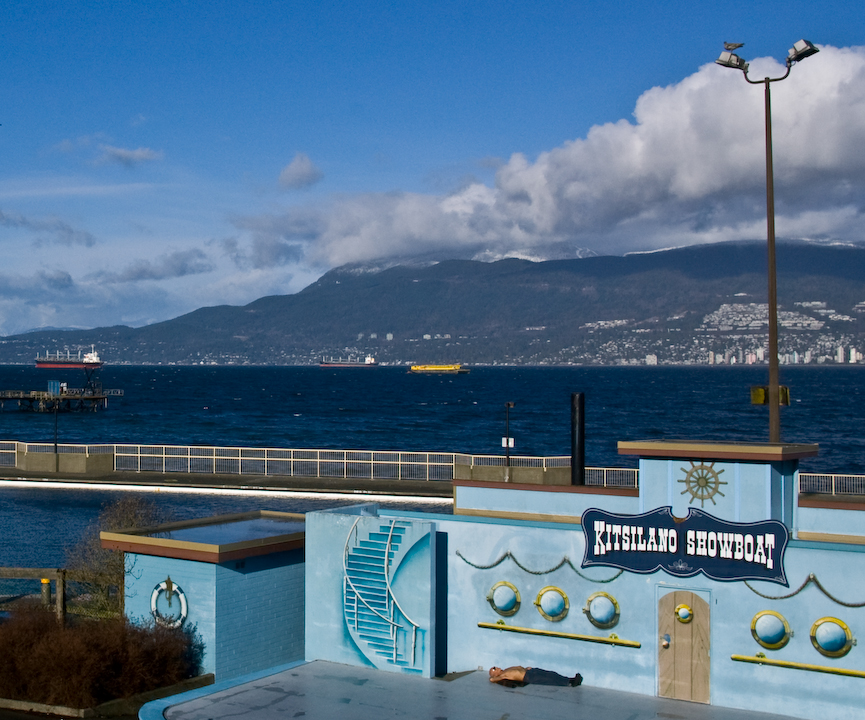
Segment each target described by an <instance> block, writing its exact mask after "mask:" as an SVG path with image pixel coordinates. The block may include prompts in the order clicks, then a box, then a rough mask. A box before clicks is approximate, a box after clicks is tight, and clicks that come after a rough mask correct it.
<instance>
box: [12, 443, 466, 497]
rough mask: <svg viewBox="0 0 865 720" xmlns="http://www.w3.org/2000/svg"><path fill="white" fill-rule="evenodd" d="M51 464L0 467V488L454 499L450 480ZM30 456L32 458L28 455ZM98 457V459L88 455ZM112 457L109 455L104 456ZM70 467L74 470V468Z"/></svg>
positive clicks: (47, 456)
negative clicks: (74, 486) (28, 485)
mask: <svg viewBox="0 0 865 720" xmlns="http://www.w3.org/2000/svg"><path fill="white" fill-rule="evenodd" d="M43 455H44V456H45V457H46V458H50V461H51V462H47V463H46V469H45V470H30V469H28V470H24V469H18V468H0V486H2V483H3V481H4V480H5V481H11V480H17V481H29V482H33V483H34V484H36V483H39V482H60V483H62V482H68V483H87V484H92V485H93V486H94V488H96V487H98V486H100V485H129V486H138V487H140V486H146V487H153V488H154V489H155V488H159V487H173V488H178V487H189V488H195V489H221V490H275V491H276V490H279V491H283V492H285V491H296V492H320V493H342V494H350V495H359V496H369V495H395V496H406V497H429V498H443V499H450V498H452V497H453V483H451V482H449V481H442V480H438V481H426V480H368V479H358V478H316V477H297V476H293V477H288V476H280V475H233V474H211V473H160V472H116V471H113V470H110V469H109V470H108V471H107V472H106V471H103V472H99V468H94V469H92V470H91V471H89V472H81V471H80V470H77V469H68V468H69V465H66V464H64V463H63V462H62V460H63V459H64V457H63V454H62V453H61V454H60V459H61V464H60V468H61V469H60V470H59V471H57V470H55V469H53V467H54V465H53V462H54V461H55V456H54V455H53V454H52V453H44V454H43ZM31 457H32V456H31ZM92 457H97V456H91V458H92ZM104 457H109V458H110V457H111V456H104ZM73 467H75V466H74V465H73Z"/></svg>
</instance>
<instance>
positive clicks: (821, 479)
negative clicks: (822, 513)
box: [799, 473, 865, 495]
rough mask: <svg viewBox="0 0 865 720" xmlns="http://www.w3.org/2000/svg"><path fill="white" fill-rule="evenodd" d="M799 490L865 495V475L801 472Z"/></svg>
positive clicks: (826, 493)
mask: <svg viewBox="0 0 865 720" xmlns="http://www.w3.org/2000/svg"><path fill="white" fill-rule="evenodd" d="M799 492H803V493H820V494H823V495H865V475H834V474H829V475H821V474H818V473H799Z"/></svg>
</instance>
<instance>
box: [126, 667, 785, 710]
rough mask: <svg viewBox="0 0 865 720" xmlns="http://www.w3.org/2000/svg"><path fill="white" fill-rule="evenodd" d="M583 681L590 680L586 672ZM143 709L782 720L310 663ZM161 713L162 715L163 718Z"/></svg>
mask: <svg viewBox="0 0 865 720" xmlns="http://www.w3.org/2000/svg"><path fill="white" fill-rule="evenodd" d="M584 674H590V671H589V672H588V673H586V671H584ZM239 683H240V684H238V681H235V682H234V683H219V684H217V685H213V686H211V687H209V688H202V689H201V690H194V691H192V692H189V693H186V694H184V695H179V696H175V697H174V698H170V699H167V700H160V701H157V702H154V703H150V704H149V705H145V706H144V707H143V708H142V710H141V714H140V715H139V717H140V718H141V720H162V718H163V717H164V718H167V720H229V719H230V720H239V719H243V718H248V719H249V720H253V718H254V720H277V719H279V720H285V718H303V720H333V718H339V719H340V720H396V719H397V718H400V719H404V718H412V719H414V718H417V719H418V720H505V719H509V720H519V719H520V718H530V719H531V720H537V719H538V718H543V720H654V719H655V718H665V719H667V720H787V719H786V717H785V716H784V717H782V716H781V715H768V714H765V713H755V712H749V711H746V710H730V709H726V708H718V707H712V706H709V705H698V704H695V703H687V702H682V701H678V700H664V699H661V698H654V697H646V696H643V695H634V694H631V693H625V692H615V691H612V690H602V689H600V688H593V687H586V686H583V687H579V688H570V687H568V688H558V687H543V686H539V685H527V686H526V687H523V688H514V689H510V688H504V687H500V686H498V685H494V684H492V683H490V682H489V680H488V677H487V673H486V672H471V673H467V674H461V675H458V676H456V677H455V678H453V679H450V680H439V679H436V680H428V679H425V678H420V677H416V676H409V675H401V674H397V673H389V672H382V671H379V670H375V669H373V668H363V667H352V666H349V665H337V664H334V663H327V662H322V661H316V662H312V663H307V664H299V665H296V666H287V668H286V669H283V670H282V671H281V672H278V673H277V674H274V675H266V674H263V673H262V674H259V675H258V676H257V677H255V676H250V677H248V678H240V679H239ZM163 711H164V716H163Z"/></svg>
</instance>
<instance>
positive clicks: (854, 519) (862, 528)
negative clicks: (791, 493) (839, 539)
mask: <svg viewBox="0 0 865 720" xmlns="http://www.w3.org/2000/svg"><path fill="white" fill-rule="evenodd" d="M796 530H797V532H798V531H803V532H815V533H827V534H832V535H858V536H860V537H862V538H863V539H865V512H863V511H861V510H838V509H835V508H812V507H800V508H799V509H798V511H797V515H796Z"/></svg>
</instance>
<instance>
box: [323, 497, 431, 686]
mask: <svg viewBox="0 0 865 720" xmlns="http://www.w3.org/2000/svg"><path fill="white" fill-rule="evenodd" d="M359 512H360V510H359V509H358V508H355V509H353V510H350V511H347V512H341V511H339V510H327V511H320V512H313V513H308V514H307V516H306V548H307V558H306V608H307V610H306V659H307V660H308V661H312V660H328V661H330V662H338V663H343V664H346V665H373V664H375V665H376V666H377V667H379V668H380V669H384V670H389V671H397V672H399V671H407V672H411V671H414V672H419V673H421V674H423V675H425V676H427V677H430V676H432V674H433V672H434V669H435V650H434V647H433V642H432V639H433V637H434V635H435V616H434V610H435V604H434V601H433V595H434V592H435V579H434V571H435V543H434V542H433V539H434V528H433V526H432V524H430V523H429V522H416V523H413V525H414V527H413V528H412V529H413V530H414V533H413V535H412V538H413V539H412V540H410V541H408V542H407V543H406V547H405V548H404V549H405V551H406V555H405V557H404V558H402V559H401V560H400V562H399V565H398V567H395V568H394V574H393V576H392V581H391V586H392V590H393V596H394V597H396V598H397V600H398V602H399V603H400V605H401V607H402V610H403V611H404V612H405V614H406V615H408V616H409V617H411V619H412V620H414V621H415V622H416V623H418V624H419V626H420V628H419V630H418V631H417V634H416V637H415V658H416V662H415V663H414V665H413V668H414V669H412V668H409V667H405V666H402V667H400V666H395V665H393V664H389V663H387V662H386V661H383V660H382V659H381V658H379V657H374V656H373V653H372V652H371V651H370V649H369V648H368V647H366V646H364V645H362V644H360V645H359V644H358V642H357V641H356V640H355V639H354V638H353V636H352V633H351V630H350V629H349V626H348V623H347V621H346V617H345V613H344V607H343V602H344V596H343V592H344V589H343V583H344V577H345V572H344V566H343V558H344V555H345V548H346V541H347V539H348V538H349V536H350V535H351V536H352V537H355V536H359V537H360V538H361V539H362V538H364V537H366V536H367V535H368V534H369V533H371V532H373V533H374V532H376V531H377V529H378V527H379V526H381V525H382V523H388V522H390V520H389V519H383V518H380V517H377V516H373V515H372V513H374V512H376V508H375V507H374V506H366V507H365V508H364V512H365V513H367V514H365V515H363V516H361V515H360V514H359ZM352 513H353V514H352ZM356 521H357V522H358V525H357V528H356V529H355V531H353V530H352V528H353V527H354V526H355V522H356ZM402 637H403V641H402V642H403V647H405V648H406V652H407V653H408V651H409V648H410V644H411V640H410V638H409V637H408V635H406V634H403V635H402Z"/></svg>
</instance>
